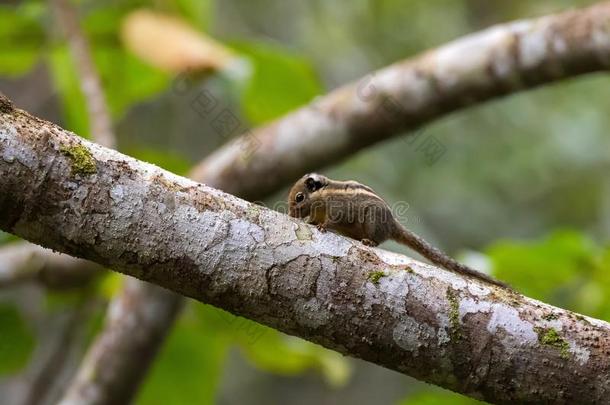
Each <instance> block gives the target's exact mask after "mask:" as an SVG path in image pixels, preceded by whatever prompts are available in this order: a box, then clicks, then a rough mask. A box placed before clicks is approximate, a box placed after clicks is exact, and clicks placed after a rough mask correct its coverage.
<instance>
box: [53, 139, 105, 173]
mask: <svg viewBox="0 0 610 405" xmlns="http://www.w3.org/2000/svg"><path fill="white" fill-rule="evenodd" d="M60 152H61V153H62V154H64V155H65V156H67V157H68V159H70V167H71V168H72V174H73V175H76V174H80V175H83V176H87V175H90V174H95V173H96V172H97V164H96V163H95V158H94V157H93V155H92V154H91V151H90V150H89V149H88V148H87V147H86V146H85V145H83V144H81V143H79V142H74V143H73V144H70V145H62V146H61V148H60Z"/></svg>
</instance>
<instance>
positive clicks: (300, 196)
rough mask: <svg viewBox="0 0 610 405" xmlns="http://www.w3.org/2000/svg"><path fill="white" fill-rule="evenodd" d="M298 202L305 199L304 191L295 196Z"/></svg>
mask: <svg viewBox="0 0 610 405" xmlns="http://www.w3.org/2000/svg"><path fill="white" fill-rule="evenodd" d="M294 199H295V201H296V202H298V203H299V202H301V201H303V200H304V199H305V195H303V193H297V195H296V196H295V197H294Z"/></svg>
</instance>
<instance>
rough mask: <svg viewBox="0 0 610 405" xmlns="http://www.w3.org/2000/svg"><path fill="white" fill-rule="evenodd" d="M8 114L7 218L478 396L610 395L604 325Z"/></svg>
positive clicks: (7, 223)
mask: <svg viewBox="0 0 610 405" xmlns="http://www.w3.org/2000/svg"><path fill="white" fill-rule="evenodd" d="M0 115H1V118H0V229H3V230H5V231H8V232H11V233H14V234H16V235H18V236H21V237H23V238H24V239H27V240H30V241H32V242H34V243H38V244H41V245H43V246H46V247H49V248H52V249H55V250H58V251H61V252H64V253H68V254H71V255H74V256H79V257H83V258H86V259H89V260H93V261H95V262H97V263H100V264H102V265H105V266H108V267H110V268H113V269H115V270H117V271H121V272H123V273H125V274H128V275H131V276H134V277H137V278H140V279H142V280H145V281H149V282H152V283H155V284H157V285H160V286H163V287H166V288H168V289H171V290H173V291H175V292H177V293H179V294H182V295H185V296H188V297H192V298H195V299H197V300H200V301H202V302H206V303H210V304H212V305H215V306H218V307H220V308H223V309H226V310H228V311H231V312H233V313H236V314H239V315H242V316H246V317H248V318H251V319H254V320H256V321H258V322H261V323H264V324H266V325H269V326H271V327H273V328H277V329H279V330H282V331H284V332H287V333H290V334H293V335H297V336H300V337H302V338H305V339H308V340H311V341H313V342H316V343H320V344H322V345H323V346H326V347H329V348H331V349H334V350H337V351H339V352H341V353H344V354H347V355H351V356H355V357H359V358H363V359H365V360H368V361H371V362H374V363H376V364H379V365H382V366H385V367H388V368H391V369H394V370H397V371H400V372H402V373H405V374H408V375H411V376H414V377H416V378H418V379H421V380H424V381H428V382H431V383H434V384H437V385H439V386H442V387H445V388H449V389H452V390H454V391H457V392H461V393H464V394H466V395H469V396H472V397H475V398H482V399H487V400H490V401H493V402H496V403H502V402H514V401H519V402H554V403H562V402H565V403H567V402H574V401H578V402H580V403H584V402H587V403H601V402H603V401H605V399H606V398H607V396H608V394H610V392H609V391H610V325H609V324H607V323H606V322H603V321H599V320H595V319H591V318H587V317H583V316H581V315H577V314H573V313H571V312H569V311H565V310H562V309H559V308H554V307H551V306H549V305H546V304H544V303H541V302H538V301H535V300H532V299H529V298H526V297H523V296H520V295H518V294H515V293H511V292H507V291H505V290H502V289H498V288H496V287H494V286H491V285H487V284H483V283H481V282H479V281H477V280H470V279H468V280H467V279H464V278H462V277H460V276H458V275H456V274H453V273H450V272H447V271H445V270H442V269H438V268H435V267H433V266H429V265H426V264H423V263H419V262H417V261H415V260H413V259H410V258H407V257H405V256H401V255H397V254H393V253H390V252H386V251H383V250H381V249H374V248H370V247H366V246H363V245H362V244H360V243H358V242H355V241H352V240H349V239H346V238H343V237H340V236H338V235H334V234H331V233H324V234H322V233H320V232H318V231H317V230H316V229H315V228H313V227H311V226H309V225H306V224H305V223H303V222H301V221H297V220H294V219H292V218H289V217H287V216H285V215H283V214H280V213H277V212H274V211H270V210H268V209H266V208H264V207H260V206H257V205H253V204H250V203H247V202H245V201H243V200H240V199H238V198H236V197H233V196H231V195H228V194H225V193H223V192H220V191H218V190H215V189H212V188H210V187H207V186H204V185H200V184H197V183H195V182H193V181H191V180H188V179H184V178H181V177H178V176H175V175H173V174H171V173H168V172H166V171H163V170H161V169H159V168H157V167H155V166H152V165H149V164H146V163H143V162H139V161H137V160H134V159H131V158H128V157H126V156H124V155H121V154H119V153H118V152H115V151H112V150H109V149H106V148H103V147H101V146H99V145H95V144H91V143H89V142H87V141H84V140H81V139H79V138H78V137H76V136H74V135H73V134H71V133H68V132H67V131H64V130H62V129H61V128H59V127H58V126H56V125H53V124H51V123H48V122H45V121H42V120H40V119H37V118H35V117H32V116H30V115H28V114H27V113H25V112H23V111H20V110H17V109H15V108H13V106H12V105H11V104H10V102H8V100H6V99H5V98H1V99H0Z"/></svg>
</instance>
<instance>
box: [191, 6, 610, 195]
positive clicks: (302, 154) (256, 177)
mask: <svg viewBox="0 0 610 405" xmlns="http://www.w3.org/2000/svg"><path fill="white" fill-rule="evenodd" d="M609 65H610V2H602V3H599V4H598V5H595V6H592V7H590V8H586V9H582V10H576V11H569V12H565V13H562V14H558V15H551V16H547V17H542V18H538V19H532V20H523V21H517V22H512V23H509V24H502V25H498V26H495V27H492V28H489V29H487V30H484V31H481V32H478V33H476V34H472V35H468V36H466V37H464V38H461V39H458V40H456V41H454V42H451V43H449V44H447V45H444V46H442V47H440V48H438V49H434V50H431V51H428V52H425V53H423V54H422V55H420V56H418V57H415V58H411V59H407V60H404V61H401V62H398V63H396V64H394V65H392V66H389V67H386V68H384V69H381V70H379V71H377V72H374V73H372V74H370V75H369V76H367V77H365V78H363V79H361V80H359V81H357V82H355V83H352V84H349V85H346V86H344V87H342V88H339V89H337V90H335V91H333V92H332V93H330V94H328V95H326V96H324V97H320V98H319V99H316V100H314V102H312V103H311V104H309V105H307V106H305V107H303V108H301V109H299V110H297V111H295V112H294V113H292V114H289V115H287V116H285V117H282V118H280V119H279V120H277V121H275V122H273V123H271V124H270V125H268V126H265V127H262V128H260V129H256V130H254V131H252V132H251V133H248V134H246V135H245V136H243V137H241V138H239V139H238V140H237V141H235V142H233V143H231V144H229V145H227V146H225V147H224V148H221V149H220V150H218V151H217V152H216V153H214V154H213V155H212V156H211V157H209V158H207V159H206V160H205V161H204V162H202V163H201V164H200V165H199V167H198V168H197V169H196V170H195V171H194V178H201V177H205V178H212V179H215V180H216V181H217V182H218V183H211V185H215V184H223V185H224V187H222V188H223V190H224V191H226V192H228V193H232V194H237V193H239V194H241V196H242V197H243V198H246V199H249V200H252V199H254V198H257V196H260V195H261V194H262V195H266V193H268V192H270V191H274V190H276V189H277V187H278V185H280V184H286V183H287V182H290V181H293V180H295V179H296V178H298V177H300V176H301V175H303V173H306V172H307V171H309V170H313V169H318V168H319V167H321V166H325V165H328V164H334V163H336V162H337V161H338V160H339V159H342V158H344V157H345V156H348V155H350V154H351V153H354V152H356V151H358V150H360V149H362V148H364V147H366V146H368V145H371V144H374V143H376V142H380V141H382V140H384V139H387V138H389V137H391V136H394V135H396V134H398V133H400V132H403V131H410V130H413V129H416V128H418V127H420V126H422V125H425V124H427V123H429V122H431V121H432V120H434V119H436V118H439V117H442V116H444V115H446V114H448V113H450V112H453V111H456V110H460V109H462V108H466V107H468V106H471V105H474V104H479V103H482V102H485V101H487V100H490V99H494V98H497V97H500V96H503V95H506V94H512V93H515V92H518V91H521V90H526V89H531V88H534V87H536V86H539V85H542V84H546V83H553V82H557V81H560V80H562V79H565V78H568V77H573V76H576V75H580V74H583V73H589V72H595V71H604V70H606V69H607V68H608V66H609Z"/></svg>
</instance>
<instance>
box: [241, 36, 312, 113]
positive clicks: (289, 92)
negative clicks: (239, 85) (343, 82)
mask: <svg viewBox="0 0 610 405" xmlns="http://www.w3.org/2000/svg"><path fill="white" fill-rule="evenodd" d="M231 46H232V47H233V48H234V49H235V50H236V51H238V52H241V53H242V54H244V55H245V56H247V57H249V58H250V60H251V62H252V66H253V73H252V77H251V78H250V80H249V82H248V83H247V84H246V87H245V89H244V91H243V94H242V105H243V108H244V112H245V115H246V117H247V118H248V119H249V120H250V123H251V124H256V125H258V124H261V123H263V122H266V121H270V120H272V119H274V118H277V117H279V116H281V115H283V114H285V113H287V112H289V111H291V110H293V109H295V108H297V107H299V106H301V105H303V104H306V103H308V102H309V101H311V100H312V99H313V98H314V97H315V96H317V95H319V94H320V93H322V91H323V89H322V85H321V83H320V81H319V79H318V77H317V75H316V74H315V72H314V69H313V67H312V65H311V63H310V62H309V61H308V60H307V59H305V58H304V57H302V56H299V55H297V54H295V53H293V52H290V51H288V50H286V49H284V48H281V47H280V46H277V45H271V44H264V43H239V44H232V45H231Z"/></svg>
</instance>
